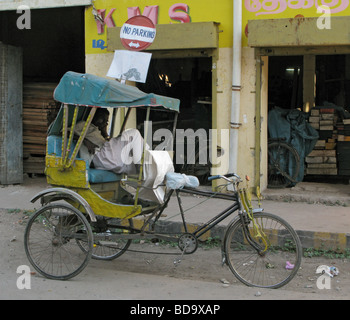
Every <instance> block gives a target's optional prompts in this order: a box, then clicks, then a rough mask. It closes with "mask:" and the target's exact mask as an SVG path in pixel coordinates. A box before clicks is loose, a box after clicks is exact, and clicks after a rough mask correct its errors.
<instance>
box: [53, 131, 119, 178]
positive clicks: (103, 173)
mask: <svg viewBox="0 0 350 320" xmlns="http://www.w3.org/2000/svg"><path fill="white" fill-rule="evenodd" d="M75 145H76V141H72V146H71V149H70V152H69V156H71V155H72V153H73V150H74V148H75ZM47 153H48V154H49V155H56V156H57V157H60V156H61V155H62V137H61V136H56V135H50V136H48V137H47ZM77 159H78V160H82V159H81V158H79V157H77ZM85 163H86V170H87V171H88V179H89V182H90V183H103V182H115V181H120V180H121V179H122V175H119V174H116V173H114V172H112V171H107V170H101V169H95V168H90V166H89V163H88V161H85Z"/></svg>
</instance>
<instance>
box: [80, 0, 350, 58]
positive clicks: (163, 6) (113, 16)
mask: <svg viewBox="0 0 350 320" xmlns="http://www.w3.org/2000/svg"><path fill="white" fill-rule="evenodd" d="M183 1H184V2H183V3H179V2H176V0H158V1H157V0H143V1H140V0H121V1H114V0H96V1H94V7H92V6H91V7H89V8H87V10H86V13H85V31H86V36H85V40H86V41H85V43H86V44H85V45H86V53H103V52H107V31H106V29H107V28H112V27H115V26H117V27H121V26H122V25H123V24H124V23H125V21H127V20H128V19H129V18H131V17H133V16H135V15H139V14H143V15H145V16H148V17H149V18H150V19H151V20H152V21H153V23H154V24H155V25H157V24H173V23H191V22H208V21H214V22H219V23H220V26H219V30H220V31H221V32H220V35H219V47H221V48H223V47H231V46H232V34H233V32H232V27H233V23H232V21H233V1H239V0H220V1H212V0H183ZM242 6H243V19H242V42H243V46H246V45H247V43H248V39H247V36H248V34H249V30H248V29H247V25H248V20H255V19H280V18H294V17H320V16H322V14H323V13H324V12H323V11H322V10H321V8H322V7H321V6H327V7H328V8H329V10H330V11H329V12H330V14H331V16H348V15H350V0H242ZM169 36H171V35H169ZM150 49H151V48H150Z"/></svg>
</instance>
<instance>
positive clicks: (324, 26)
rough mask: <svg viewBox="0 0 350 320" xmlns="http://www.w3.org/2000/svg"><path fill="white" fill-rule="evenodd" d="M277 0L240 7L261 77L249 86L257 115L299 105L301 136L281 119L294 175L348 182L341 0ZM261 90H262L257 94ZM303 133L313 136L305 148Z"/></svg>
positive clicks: (344, 8) (345, 8)
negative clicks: (295, 156) (323, 0)
mask: <svg viewBox="0 0 350 320" xmlns="http://www.w3.org/2000/svg"><path fill="white" fill-rule="evenodd" d="M283 3H284V1H280V2H279V4H280V6H279V7H278V8H277V7H276V8H275V9H276V10H275V9H274V10H272V9H271V8H268V7H267V6H265V8H263V6H261V5H259V6H258V7H255V8H253V7H250V8H249V7H248V8H249V10H248V11H249V15H250V17H249V18H248V20H249V23H248V28H247V29H248V30H249V37H248V40H247V41H248V42H247V44H248V46H249V47H250V48H251V50H254V51H255V56H256V59H257V61H264V63H263V64H262V66H261V68H260V69H258V68H257V77H259V79H258V78H257V81H260V80H261V82H266V83H267V85H266V86H265V87H262V89H261V90H260V92H259V91H257V105H256V106H257V108H256V109H257V115H258V116H259V110H260V117H261V118H265V119H271V118H272V117H269V116H271V114H273V113H274V112H275V111H276V110H279V111H278V112H280V113H281V114H282V113H283V114H284V115H286V114H288V115H290V114H294V115H295V114H296V113H297V112H299V110H300V112H299V114H300V117H302V118H303V119H304V122H306V125H307V126H308V130H305V131H303V132H302V133H301V135H302V134H303V135H304V136H303V139H302V140H301V141H302V143H300V141H299V142H295V141H296V138H295V136H293V132H295V127H294V126H293V124H291V123H286V125H290V126H291V129H290V130H291V132H292V134H291V135H290V136H289V141H288V142H290V143H291V144H292V145H293V144H294V146H295V148H296V149H297V151H298V152H299V155H300V172H299V175H300V177H299V178H298V181H297V182H300V181H317V182H330V181H332V182H333V181H334V182H345V183H348V180H349V173H350V171H349V165H348V163H350V162H349V160H350V158H349V147H350V145H349V136H348V134H349V130H348V127H349V126H348V125H347V123H349V120H348V118H349V110H350V107H349V97H348V86H349V79H350V78H349V53H350V52H349V45H350V42H349V38H348V34H347V32H344V30H348V25H349V23H350V17H349V2H348V1H333V2H332V3H331V4H329V7H326V6H321V5H319V4H318V2H317V1H315V2H314V1H308V5H306V4H304V5H303V6H302V5H299V6H297V5H292V4H291V3H290V2H288V3H287V2H285V3H286V4H287V5H286V6H285V7H283V6H281V4H283ZM276 4H277V2H276ZM246 8H247V7H246ZM277 11H280V12H279V13H277ZM277 18H279V19H277ZM264 94H266V97H265V98H264V99H261V96H262V95H264ZM261 123H264V122H263V121H262V122H261ZM265 125H267V130H266V132H267V133H268V134H267V136H265V139H264V137H262V139H261V143H262V146H261V147H262V149H263V148H264V147H265V146H266V142H264V140H265V141H266V140H268V139H269V138H271V136H270V134H271V131H272V130H270V129H271V126H272V122H271V123H269V121H267V123H266V124H265ZM281 126H282V125H280V127H281ZM310 127H311V128H310ZM288 129H289V128H288ZM283 130H284V128H282V130H281V132H283ZM315 134H316V139H315ZM282 136H283V133H282V134H281V138H282ZM310 136H312V138H313V139H315V141H314V144H313V146H312V148H311V149H310V150H308V151H307V152H306V151H305V150H304V149H303V148H300V145H302V146H301V147H305V145H307V144H308V143H309V141H310V140H307V139H311V138H310ZM299 137H300V135H299ZM293 140H294V141H293ZM265 159H266V158H265ZM262 160H263V162H264V159H262ZM263 168H266V165H263V167H262V168H261V167H260V169H261V170H263ZM267 178H269V175H267ZM266 183H269V181H266Z"/></svg>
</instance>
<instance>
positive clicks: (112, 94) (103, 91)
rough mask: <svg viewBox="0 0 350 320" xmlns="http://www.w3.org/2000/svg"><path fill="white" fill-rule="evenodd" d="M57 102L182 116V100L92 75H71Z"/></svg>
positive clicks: (58, 90) (65, 78)
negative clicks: (153, 110) (144, 109)
mask: <svg viewBox="0 0 350 320" xmlns="http://www.w3.org/2000/svg"><path fill="white" fill-rule="evenodd" d="M54 99H55V100H56V101H59V102H61V103H66V104H70V105H79V106H90V107H105V108H106V107H108V108H120V107H142V106H150V107H159V108H165V109H168V110H171V111H176V112H179V106H180V100H178V99H175V98H170V97H165V96H160V95H157V94H154V93H144V92H142V91H141V90H140V89H138V88H137V87H133V86H129V85H126V84H121V83H120V82H118V81H116V80H110V79H106V78H102V77H98V76H95V75H92V74H81V73H76V72H71V71H69V72H67V73H66V74H65V75H64V76H63V77H62V79H61V80H60V83H59V84H58V86H57V87H56V89H55V92H54Z"/></svg>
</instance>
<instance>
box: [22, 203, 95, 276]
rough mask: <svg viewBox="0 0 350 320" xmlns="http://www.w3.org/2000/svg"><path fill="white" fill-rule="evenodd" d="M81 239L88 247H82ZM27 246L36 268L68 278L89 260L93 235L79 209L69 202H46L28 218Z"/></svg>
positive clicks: (52, 274)
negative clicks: (79, 243) (78, 241)
mask: <svg viewBox="0 0 350 320" xmlns="http://www.w3.org/2000/svg"><path fill="white" fill-rule="evenodd" d="M78 239H79V240H83V241H84V243H85V244H86V250H84V251H82V250H81V249H80V247H79V245H78V244H77V240H78ZM24 247H25V252H26V255H27V257H28V260H29V261H30V263H31V264H32V265H33V267H34V268H35V270H36V271H38V272H39V273H40V274H42V275H43V276H45V277H46V278H49V279H55V280H68V279H70V278H73V277H75V276H76V275H78V274H79V273H80V272H81V271H83V269H84V268H85V267H86V266H87V264H88V263H89V261H90V258H91V255H92V248H93V234H92V231H91V228H90V225H89V222H88V221H87V219H86V218H85V216H84V215H83V214H82V213H81V212H80V211H79V210H77V209H76V208H74V207H72V206H71V205H69V204H66V203H59V204H47V205H45V206H44V207H42V208H40V209H39V210H38V211H36V212H35V213H34V214H33V216H32V217H31V218H30V219H29V221H28V224H27V227H26V230H25V234H24Z"/></svg>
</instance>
